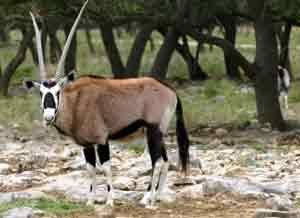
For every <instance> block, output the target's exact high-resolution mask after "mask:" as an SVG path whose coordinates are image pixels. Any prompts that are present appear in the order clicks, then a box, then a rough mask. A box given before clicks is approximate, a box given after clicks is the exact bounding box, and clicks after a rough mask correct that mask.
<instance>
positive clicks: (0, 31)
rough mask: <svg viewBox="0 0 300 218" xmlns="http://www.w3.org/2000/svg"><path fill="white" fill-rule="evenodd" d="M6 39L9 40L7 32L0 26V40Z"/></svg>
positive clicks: (4, 40) (5, 40)
mask: <svg viewBox="0 0 300 218" xmlns="http://www.w3.org/2000/svg"><path fill="white" fill-rule="evenodd" d="M8 40H9V35H8V32H6V30H5V28H3V27H1V28H0V41H1V42H8Z"/></svg>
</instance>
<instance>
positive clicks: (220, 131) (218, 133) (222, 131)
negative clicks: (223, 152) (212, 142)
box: [215, 128, 228, 138]
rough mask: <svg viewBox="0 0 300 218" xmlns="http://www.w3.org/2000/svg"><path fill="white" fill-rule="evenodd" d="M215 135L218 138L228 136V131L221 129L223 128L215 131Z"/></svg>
mask: <svg viewBox="0 0 300 218" xmlns="http://www.w3.org/2000/svg"><path fill="white" fill-rule="evenodd" d="M215 133H216V135H217V136H218V137H220V138H221V137H224V136H226V135H228V131H227V130H226V129H223V128H218V129H216V131H215Z"/></svg>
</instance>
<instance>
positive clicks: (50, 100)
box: [44, 93, 55, 108]
mask: <svg viewBox="0 0 300 218" xmlns="http://www.w3.org/2000/svg"><path fill="white" fill-rule="evenodd" d="M44 108H55V101H54V97H53V95H52V94H51V93H47V94H46V95H45V99H44Z"/></svg>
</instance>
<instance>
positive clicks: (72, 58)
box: [64, 24, 77, 75]
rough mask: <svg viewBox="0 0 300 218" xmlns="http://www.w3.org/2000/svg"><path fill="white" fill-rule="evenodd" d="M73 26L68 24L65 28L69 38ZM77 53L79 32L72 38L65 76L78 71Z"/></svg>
mask: <svg viewBox="0 0 300 218" xmlns="http://www.w3.org/2000/svg"><path fill="white" fill-rule="evenodd" d="M71 28H72V24H67V25H65V26H64V32H65V36H66V40H67V37H68V35H69V33H70V31H71ZM76 53H77V32H75V33H74V36H73V38H72V41H71V44H70V48H69V51H68V54H67V57H66V62H65V75H67V74H68V73H70V72H71V71H72V70H76Z"/></svg>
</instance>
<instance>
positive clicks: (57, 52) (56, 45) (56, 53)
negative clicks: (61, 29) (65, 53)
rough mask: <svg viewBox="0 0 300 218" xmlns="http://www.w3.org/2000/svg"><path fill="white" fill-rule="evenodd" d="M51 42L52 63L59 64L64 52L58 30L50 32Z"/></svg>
mask: <svg viewBox="0 0 300 218" xmlns="http://www.w3.org/2000/svg"><path fill="white" fill-rule="evenodd" d="M49 41H50V62H51V64H55V63H58V60H59V58H60V56H61V53H62V50H61V46H60V42H59V40H58V38H57V36H56V30H53V32H52V30H51V32H50V31H49Z"/></svg>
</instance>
